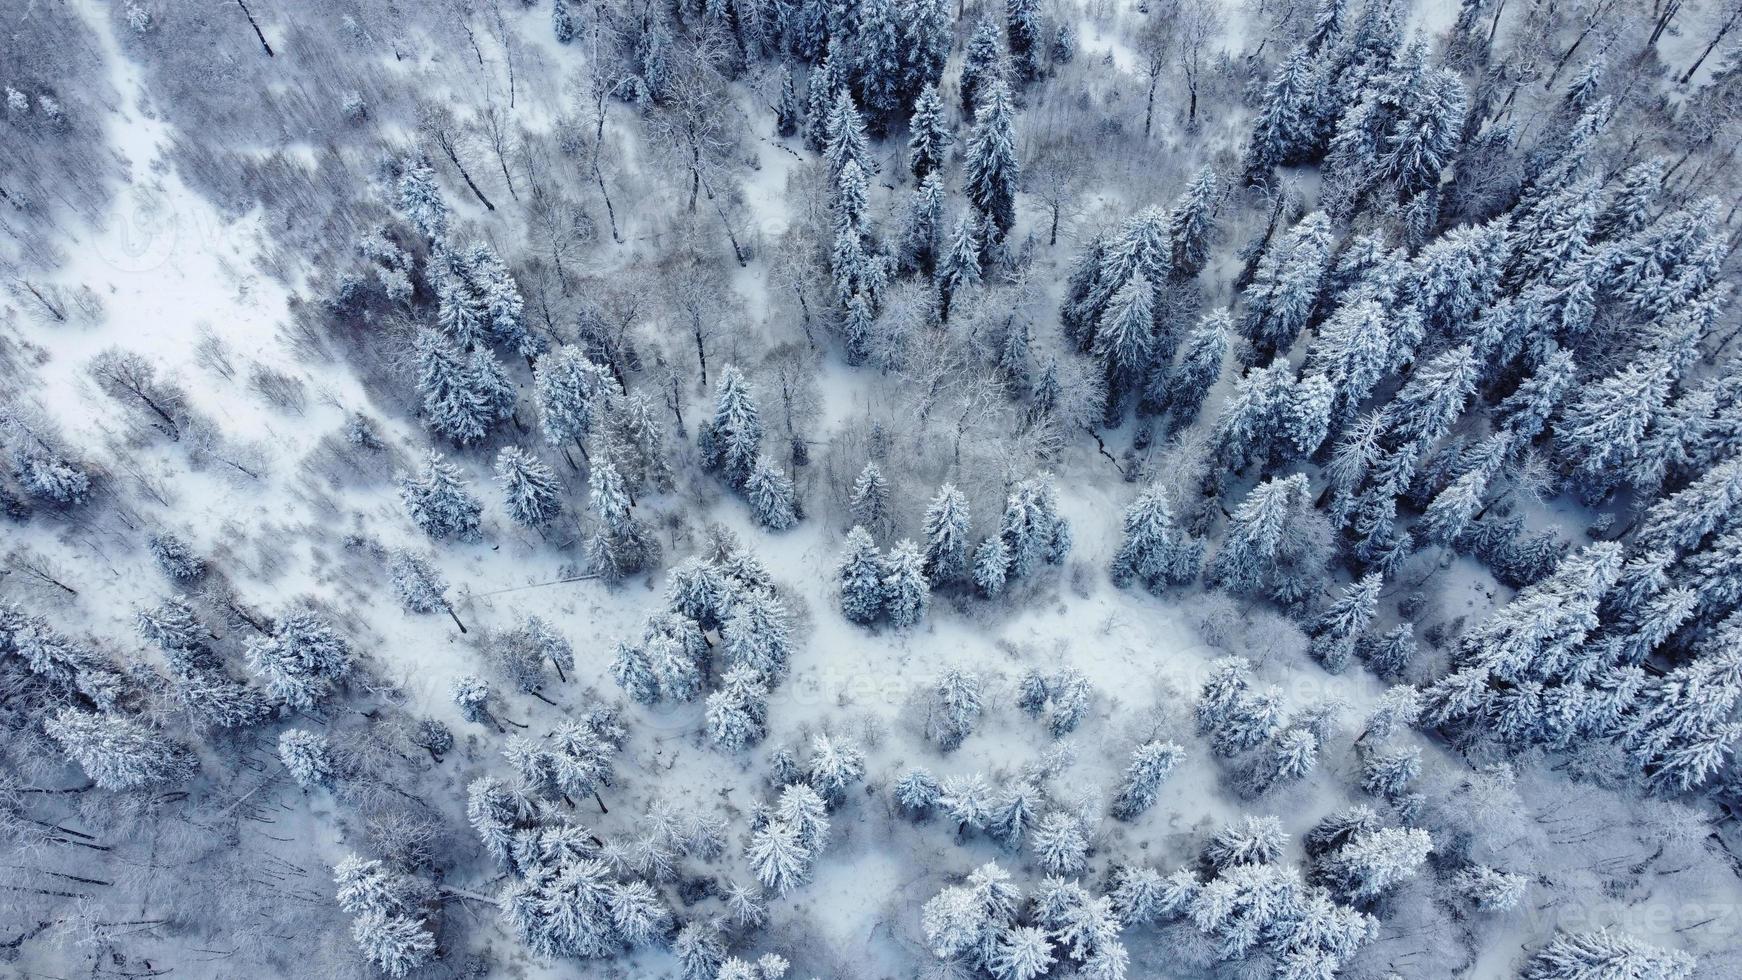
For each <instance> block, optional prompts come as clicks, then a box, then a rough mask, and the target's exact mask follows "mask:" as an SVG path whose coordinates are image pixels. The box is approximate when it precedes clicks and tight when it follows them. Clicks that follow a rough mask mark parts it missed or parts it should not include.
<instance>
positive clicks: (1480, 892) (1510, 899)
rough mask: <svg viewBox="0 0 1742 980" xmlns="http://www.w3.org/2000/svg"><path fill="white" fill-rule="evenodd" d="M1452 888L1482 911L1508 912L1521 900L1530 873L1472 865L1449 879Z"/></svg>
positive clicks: (1528, 883) (1527, 885)
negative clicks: (1514, 872) (1516, 872)
mask: <svg viewBox="0 0 1742 980" xmlns="http://www.w3.org/2000/svg"><path fill="white" fill-rule="evenodd" d="M1452 887H1453V888H1455V889H1456V890H1457V891H1458V893H1459V894H1460V895H1463V896H1464V898H1465V899H1467V900H1468V901H1469V902H1470V904H1471V905H1473V906H1475V907H1476V908H1477V909H1478V910H1480V911H1483V912H1510V911H1512V910H1513V909H1516V908H1517V907H1518V904H1519V903H1520V902H1521V901H1523V900H1524V893H1525V891H1526V890H1527V889H1528V888H1529V887H1530V876H1529V875H1524V874H1513V873H1510V872H1506V871H1498V870H1495V869H1494V868H1490V867H1488V866H1487V865H1485V864H1477V865H1472V866H1470V867H1468V868H1465V869H1464V870H1462V871H1460V872H1458V873H1457V875H1456V876H1454V877H1453V878H1452Z"/></svg>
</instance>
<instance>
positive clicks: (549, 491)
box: [496, 446, 563, 530]
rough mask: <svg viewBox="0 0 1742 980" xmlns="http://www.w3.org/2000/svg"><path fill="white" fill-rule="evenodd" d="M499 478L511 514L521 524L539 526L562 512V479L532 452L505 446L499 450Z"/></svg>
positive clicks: (497, 471) (537, 527)
mask: <svg viewBox="0 0 1742 980" xmlns="http://www.w3.org/2000/svg"><path fill="white" fill-rule="evenodd" d="M496 482H497V484H499V485H500V486H501V487H502V503H503V506H504V507H506V508H507V510H508V516H509V517H510V518H512V519H513V520H514V523H516V524H519V525H520V526H521V527H525V528H531V529H533V530H537V529H539V528H542V527H544V526H545V525H547V524H549V523H550V522H551V521H553V520H555V519H556V516H557V515H558V514H559V513H561V512H562V495H563V486H562V481H560V480H558V479H557V475H556V473H555V471H553V470H552V469H551V468H550V467H548V466H546V465H544V462H543V461H542V460H540V459H539V458H538V457H537V456H534V455H533V454H532V453H530V452H528V451H526V450H524V449H521V448H519V447H517V446H503V447H502V450H501V451H500V452H498V453H497V454H496Z"/></svg>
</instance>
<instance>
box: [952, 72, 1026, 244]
mask: <svg viewBox="0 0 1742 980" xmlns="http://www.w3.org/2000/svg"><path fill="white" fill-rule="evenodd" d="M979 99H980V103H979V107H978V108H977V109H976V111H975V113H974V128H973V130H972V131H971V132H970V133H969V134H968V139H967V141H966V143H965V144H964V148H963V151H962V183H963V190H964V193H965V194H966V195H967V198H968V201H969V203H970V204H972V205H973V206H974V210H976V211H978V212H979V213H980V214H983V215H985V216H987V217H988V218H989V219H990V220H991V223H992V224H993V225H995V226H997V228H998V232H999V237H1000V238H1002V237H1003V236H1005V235H1008V234H1009V233H1010V229H1011V227H1012V226H1013V225H1015V224H1016V189H1017V185H1018V184H1019V182H1020V181H1021V177H1022V170H1021V165H1020V164H1019V163H1018V162H1017V159H1016V131H1015V129H1016V127H1015V118H1016V110H1015V108H1014V107H1013V106H1012V105H1011V102H1010V89H1009V87H1008V86H1007V85H1005V84H1004V82H1003V80H1002V79H994V80H992V81H991V82H990V83H989V84H987V85H986V86H985V91H984V92H983V93H981V94H980V96H979ZM981 244H982V247H985V246H987V245H989V244H990V243H989V242H982V243H981Z"/></svg>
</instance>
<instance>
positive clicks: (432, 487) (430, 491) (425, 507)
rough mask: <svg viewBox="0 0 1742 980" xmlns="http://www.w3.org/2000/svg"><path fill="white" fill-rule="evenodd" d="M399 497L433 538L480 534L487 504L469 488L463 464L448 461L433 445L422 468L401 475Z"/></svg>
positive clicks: (469, 537)
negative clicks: (480, 521)
mask: <svg viewBox="0 0 1742 980" xmlns="http://www.w3.org/2000/svg"><path fill="white" fill-rule="evenodd" d="M399 499H400V501H401V502H402V503H403V504H404V505H405V513H406V516H408V517H410V518H411V521H412V523H414V524H416V525H417V526H418V527H420V528H422V529H423V532H424V533H425V534H428V535H429V536H430V537H432V538H435V539H437V540H441V539H443V538H454V539H455V540H458V541H476V540H477V539H478V538H479V536H480V532H479V529H478V518H479V515H481V514H482V513H483V509H484V508H483V505H482V504H480V503H479V502H478V498H477V497H474V496H472V492H471V491H470V490H468V489H466V482H465V479H464V477H463V476H462V475H461V474H460V470H459V467H457V466H454V465H453V464H452V463H448V462H444V461H443V457H442V454H441V453H438V452H436V451H435V450H433V449H432V450H430V451H429V453H428V455H427V456H425V458H424V467H423V470H422V471H421V472H419V473H417V474H416V475H411V474H406V475H404V476H401V477H400V480H399Z"/></svg>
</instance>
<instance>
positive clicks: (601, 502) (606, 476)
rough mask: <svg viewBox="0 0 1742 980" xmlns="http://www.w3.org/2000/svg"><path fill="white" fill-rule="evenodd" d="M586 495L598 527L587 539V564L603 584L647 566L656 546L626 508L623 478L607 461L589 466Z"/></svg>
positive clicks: (642, 569) (656, 548)
mask: <svg viewBox="0 0 1742 980" xmlns="http://www.w3.org/2000/svg"><path fill="white" fill-rule="evenodd" d="M587 482H588V485H589V486H588V492H589V496H590V497H591V498H592V505H593V515H594V518H595V519H596V520H597V521H598V525H597V526H596V527H595V528H594V529H593V533H592V536H591V537H589V538H588V539H587V563H588V564H589V565H590V566H591V567H592V569H593V570H594V572H596V573H597V574H598V575H600V576H601V577H603V578H604V579H605V580H607V581H616V580H617V579H620V578H622V577H623V576H625V575H633V574H635V573H637V572H640V571H644V570H646V569H647V568H649V567H651V566H652V565H653V564H654V562H656V561H657V560H658V555H659V543H658V541H656V540H655V539H654V537H653V534H652V532H650V531H649V530H648V528H647V525H646V524H644V523H642V521H641V520H640V519H639V518H637V517H636V516H635V515H634V514H633V513H632V512H631V509H630V504H629V493H628V491H627V490H625V489H624V487H623V478H622V477H621V476H619V475H618V473H617V468H616V467H615V466H613V465H611V463H610V462H609V461H608V460H604V459H600V460H597V461H595V462H594V463H593V467H592V473H591V474H590V475H589V476H588V481H587Z"/></svg>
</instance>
